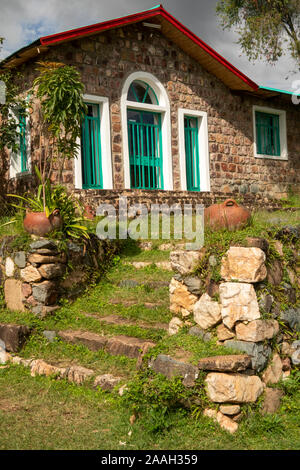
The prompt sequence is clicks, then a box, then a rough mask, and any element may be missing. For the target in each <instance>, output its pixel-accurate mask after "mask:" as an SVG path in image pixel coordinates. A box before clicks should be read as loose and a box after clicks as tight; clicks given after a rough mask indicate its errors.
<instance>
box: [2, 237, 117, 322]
mask: <svg viewBox="0 0 300 470" xmlns="http://www.w3.org/2000/svg"><path fill="white" fill-rule="evenodd" d="M10 241H11V240H10V238H9V237H8V238H7V239H3V240H2V246H1V256H0V273H1V279H0V281H1V282H0V284H2V285H3V287H4V298H5V303H6V306H7V308H8V309H9V310H14V311H21V312H26V311H31V312H32V313H34V314H36V315H38V316H40V317H44V316H46V315H48V314H51V313H52V312H54V311H55V310H57V309H58V308H59V306H58V303H59V300H60V298H62V297H63V298H72V297H75V296H77V295H79V294H80V293H82V292H83V290H84V289H85V288H86V286H87V285H88V284H89V285H90V283H91V280H92V278H95V280H96V278H97V276H100V275H101V273H102V269H103V268H102V266H103V263H104V262H105V261H107V260H108V259H109V257H110V256H111V255H112V254H113V253H114V251H115V250H116V246H113V244H109V243H107V242H106V241H100V240H98V238H97V237H93V236H92V238H91V242H90V243H89V244H88V245H85V246H83V245H80V244H77V243H73V242H68V243H67V246H66V247H65V248H64V249H61V248H59V244H58V243H57V242H54V241H52V240H48V239H44V238H41V239H36V240H34V241H32V242H31V243H30V245H29V246H28V248H26V249H23V250H18V249H13V250H12V249H11V248H10Z"/></svg>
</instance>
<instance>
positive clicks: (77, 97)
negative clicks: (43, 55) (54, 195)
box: [33, 62, 87, 183]
mask: <svg viewBox="0 0 300 470" xmlns="http://www.w3.org/2000/svg"><path fill="white" fill-rule="evenodd" d="M38 65H39V67H38V71H39V76H38V77H37V78H36V79H35V81H34V83H33V89H34V96H35V97H37V98H38V99H40V102H41V108H42V112H43V117H44V125H45V129H47V132H49V133H50V138H52V142H51V148H52V151H51V154H48V155H47V156H46V158H43V159H42V156H40V161H39V170H40V174H41V177H42V181H43V182H45V181H46V180H47V179H48V178H50V176H51V173H52V170H53V165H54V163H55V162H56V163H57V166H58V170H59V171H58V182H59V183H61V182H62V172H63V169H64V163H65V161H66V160H69V159H72V158H74V157H76V155H77V151H78V147H79V144H78V142H77V139H78V137H80V133H81V130H80V126H81V121H82V118H83V116H84V114H85V113H86V111H87V109H86V105H85V104H84V102H83V96H82V93H83V90H84V85H83V83H82V82H81V79H80V74H79V72H78V71H77V70H76V68H75V67H72V66H68V65H65V64H63V63H60V62H38ZM47 137H48V136H47Z"/></svg>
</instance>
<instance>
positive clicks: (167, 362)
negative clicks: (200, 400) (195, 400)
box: [149, 354, 199, 387]
mask: <svg viewBox="0 0 300 470" xmlns="http://www.w3.org/2000/svg"><path fill="white" fill-rule="evenodd" d="M149 367H150V368H151V369H152V370H154V372H156V373H157V374H163V375H164V376H165V377H167V378H168V379H172V378H173V377H176V376H182V377H183V381H182V383H183V384H184V385H185V386H186V387H193V386H194V385H195V380H196V379H197V378H198V376H199V370H198V368H197V367H196V366H194V365H193V364H189V363H186V362H180V361H177V360H175V359H173V358H172V357H170V356H166V355H164V354H159V355H158V356H157V357H156V358H155V359H152V360H151V361H150V363H149Z"/></svg>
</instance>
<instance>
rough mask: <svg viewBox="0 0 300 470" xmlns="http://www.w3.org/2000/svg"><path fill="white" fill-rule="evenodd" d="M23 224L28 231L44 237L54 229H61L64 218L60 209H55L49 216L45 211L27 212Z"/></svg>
mask: <svg viewBox="0 0 300 470" xmlns="http://www.w3.org/2000/svg"><path fill="white" fill-rule="evenodd" d="M23 225H24V229H25V230H26V232H28V233H31V234H33V235H37V236H39V237H44V236H45V235H47V234H48V233H50V232H52V231H53V230H55V229H59V228H60V227H61V226H62V219H61V216H60V214H59V210H58V209H55V210H54V211H53V212H52V214H50V216H49V217H47V216H46V214H45V212H26V216H25V218H24V221H23Z"/></svg>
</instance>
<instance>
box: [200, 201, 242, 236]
mask: <svg viewBox="0 0 300 470" xmlns="http://www.w3.org/2000/svg"><path fill="white" fill-rule="evenodd" d="M250 215H251V214H250V212H249V211H248V210H247V209H245V208H244V207H242V206H239V205H238V203H237V202H236V201H235V200H234V199H227V200H226V201H225V202H223V203H222V204H213V205H212V206H210V207H207V208H206V209H205V210H204V220H205V225H206V226H209V227H210V228H211V229H212V230H218V229H222V228H227V229H228V230H237V229H239V228H242V227H243V226H244V225H246V224H247V222H248V221H249V219H250Z"/></svg>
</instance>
